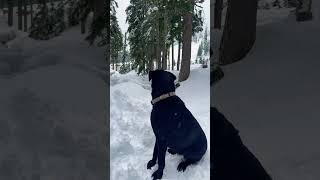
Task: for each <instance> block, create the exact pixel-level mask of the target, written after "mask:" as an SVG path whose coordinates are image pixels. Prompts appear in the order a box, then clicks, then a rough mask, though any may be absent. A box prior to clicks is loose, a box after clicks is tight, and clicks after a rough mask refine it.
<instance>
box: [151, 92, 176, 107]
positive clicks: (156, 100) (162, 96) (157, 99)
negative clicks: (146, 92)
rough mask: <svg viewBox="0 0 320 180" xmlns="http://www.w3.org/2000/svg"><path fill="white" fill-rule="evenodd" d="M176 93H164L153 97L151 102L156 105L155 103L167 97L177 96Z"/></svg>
mask: <svg viewBox="0 0 320 180" xmlns="http://www.w3.org/2000/svg"><path fill="white" fill-rule="evenodd" d="M175 95H176V93H175V92H169V93H166V94H162V95H161V96H159V97H157V98H155V99H153V100H152V101H151V104H152V105H154V104H156V103H157V102H159V101H161V100H164V99H167V98H168V97H171V96H175Z"/></svg>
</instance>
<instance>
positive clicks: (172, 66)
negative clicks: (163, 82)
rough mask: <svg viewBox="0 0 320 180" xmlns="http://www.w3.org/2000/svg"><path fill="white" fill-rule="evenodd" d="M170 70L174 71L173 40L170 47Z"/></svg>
mask: <svg viewBox="0 0 320 180" xmlns="http://www.w3.org/2000/svg"><path fill="white" fill-rule="evenodd" d="M171 70H174V40H172V45H171Z"/></svg>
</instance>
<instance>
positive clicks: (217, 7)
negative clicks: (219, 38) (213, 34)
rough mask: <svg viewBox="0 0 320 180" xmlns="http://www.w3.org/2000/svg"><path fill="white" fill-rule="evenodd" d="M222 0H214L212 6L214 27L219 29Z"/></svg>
mask: <svg viewBox="0 0 320 180" xmlns="http://www.w3.org/2000/svg"><path fill="white" fill-rule="evenodd" d="M222 10H223V0H216V3H215V6H214V28H215V29H221V20H222Z"/></svg>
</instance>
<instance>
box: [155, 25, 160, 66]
mask: <svg viewBox="0 0 320 180" xmlns="http://www.w3.org/2000/svg"><path fill="white" fill-rule="evenodd" d="M159 22H160V21H159V19H158V21H157V37H156V58H157V69H161V48H160V39H161V38H160V37H161V36H160V26H159V24H160V23H159Z"/></svg>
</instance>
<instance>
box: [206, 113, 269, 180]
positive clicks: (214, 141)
mask: <svg viewBox="0 0 320 180" xmlns="http://www.w3.org/2000/svg"><path fill="white" fill-rule="evenodd" d="M211 117H212V118H211V124H210V126H211V128H210V130H211V136H212V138H211V146H212V151H213V154H212V160H213V163H212V165H211V168H212V172H211V176H212V177H213V179H214V180H271V177H270V176H269V175H268V173H267V172H266V171H265V169H264V168H263V166H262V165H261V163H260V162H259V160H258V159H257V158H256V157H255V156H254V155H253V154H252V153H251V152H250V151H249V150H248V148H247V147H246V146H245V145H244V144H243V143H242V141H241V139H240V136H239V132H238V130H237V129H235V127H234V126H233V125H232V124H231V123H230V122H229V121H228V120H227V119H226V118H225V116H224V115H223V114H221V113H220V112H219V111H218V110H217V109H216V108H211Z"/></svg>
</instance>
